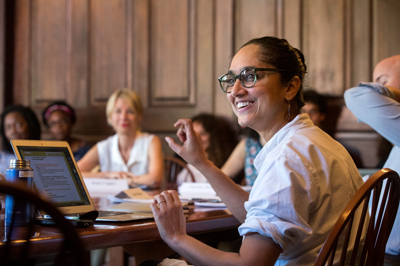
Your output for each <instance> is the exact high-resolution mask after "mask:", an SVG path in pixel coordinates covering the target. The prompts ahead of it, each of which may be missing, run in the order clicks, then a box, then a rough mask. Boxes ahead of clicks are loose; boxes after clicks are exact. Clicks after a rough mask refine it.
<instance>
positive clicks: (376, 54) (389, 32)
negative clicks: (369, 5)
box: [372, 0, 400, 66]
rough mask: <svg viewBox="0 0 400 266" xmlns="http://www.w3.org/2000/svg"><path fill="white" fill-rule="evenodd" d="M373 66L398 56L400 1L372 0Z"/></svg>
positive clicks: (399, 48) (399, 52)
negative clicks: (385, 59) (390, 57)
mask: <svg viewBox="0 0 400 266" xmlns="http://www.w3.org/2000/svg"><path fill="white" fill-rule="evenodd" d="M372 19H373V25H374V26H373V47H374V49H373V62H372V64H373V66H375V65H376V64H377V63H378V62H379V61H381V60H382V59H384V58H386V57H389V56H392V55H396V54H400V30H399V25H400V1H398V0H385V1H383V0H373V18H372Z"/></svg>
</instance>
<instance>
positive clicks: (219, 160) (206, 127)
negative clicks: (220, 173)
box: [177, 113, 238, 185]
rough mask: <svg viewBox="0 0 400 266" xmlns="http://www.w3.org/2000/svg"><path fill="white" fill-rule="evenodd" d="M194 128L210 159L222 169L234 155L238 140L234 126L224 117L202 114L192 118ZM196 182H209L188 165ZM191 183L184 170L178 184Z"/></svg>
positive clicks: (179, 176)
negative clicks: (230, 156)
mask: <svg viewBox="0 0 400 266" xmlns="http://www.w3.org/2000/svg"><path fill="white" fill-rule="evenodd" d="M192 122H193V128H194V130H195V131H196V132H197V134H199V136H200V139H201V143H202V146H203V148H204V150H205V151H206V153H207V156H208V159H209V160H210V161H212V162H213V163H214V165H215V166H217V167H218V168H220V167H222V165H223V164H224V163H225V161H226V160H227V159H228V157H229V155H230V154H231V153H232V151H233V149H234V148H235V146H236V144H237V143H238V138H237V134H236V132H235V130H234V129H233V128H232V125H230V124H229V121H228V120H227V119H226V118H224V117H218V116H215V115H212V114H206V113H202V114H199V115H196V116H194V117H192ZM188 168H189V170H190V171H191V172H192V174H193V176H194V179H195V182H208V181H207V179H206V178H205V177H204V176H203V175H202V174H201V173H200V172H199V171H198V170H197V169H196V168H195V167H194V166H193V165H191V164H188ZM182 182H190V176H189V174H188V172H187V170H186V169H183V170H182V171H181V172H180V173H179V175H178V178H177V183H178V185H180V184H181V183H182Z"/></svg>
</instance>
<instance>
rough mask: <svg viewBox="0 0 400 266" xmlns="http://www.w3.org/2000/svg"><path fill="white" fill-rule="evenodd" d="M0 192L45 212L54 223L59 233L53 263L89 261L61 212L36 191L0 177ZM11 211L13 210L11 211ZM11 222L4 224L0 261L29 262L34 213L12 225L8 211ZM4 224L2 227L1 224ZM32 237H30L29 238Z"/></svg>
mask: <svg viewBox="0 0 400 266" xmlns="http://www.w3.org/2000/svg"><path fill="white" fill-rule="evenodd" d="M0 193H1V194H4V195H9V196H12V197H13V199H14V201H18V202H19V204H21V203H22V202H29V203H31V204H32V205H33V209H34V213H38V212H37V211H38V210H43V211H45V212H46V213H48V214H49V215H50V216H51V217H52V219H53V221H54V224H55V225H54V226H55V227H56V228H58V230H59V232H60V233H61V234H62V239H63V240H62V244H61V245H60V252H59V253H58V254H57V255H56V256H55V262H54V265H62V263H67V264H69V265H79V266H84V265H89V257H88V256H87V255H88V254H87V253H86V252H85V249H84V246H83V244H82V242H81V240H80V238H79V236H78V234H77V232H76V231H75V228H74V226H73V225H72V224H71V223H70V222H69V221H68V220H66V219H65V218H64V216H63V214H61V212H60V211H59V210H58V209H57V208H56V207H55V206H54V205H53V204H51V203H49V202H47V201H45V200H44V199H42V198H40V197H39V196H38V195H37V194H35V193H34V192H32V191H29V190H27V189H26V188H23V187H21V186H20V185H18V184H14V183H9V182H6V181H0ZM13 213H15V212H14V211H13ZM12 216H13V217H12V221H11V225H10V226H8V227H6V228H5V233H4V235H5V240H4V241H3V243H1V244H0V258H1V263H0V264H1V265H28V264H30V263H31V262H32V259H31V258H32V256H30V255H31V253H30V247H31V244H32V242H34V239H33V238H32V236H34V235H35V226H37V225H36V217H33V218H32V219H31V220H30V221H29V223H28V225H26V226H24V227H17V226H15V221H13V219H14V218H15V217H14V216H15V215H12ZM2 228H4V227H2ZM32 240H33V241H32Z"/></svg>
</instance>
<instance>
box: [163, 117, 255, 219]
mask: <svg viewBox="0 0 400 266" xmlns="http://www.w3.org/2000/svg"><path fill="white" fill-rule="evenodd" d="M174 126H175V127H178V128H179V129H178V133H177V135H178V137H179V140H180V141H181V142H183V145H182V146H181V145H179V144H177V143H175V142H174V141H173V140H172V139H171V138H169V137H167V138H165V139H166V141H167V142H168V144H169V146H170V148H171V149H172V150H173V151H174V152H176V153H177V154H178V155H179V156H181V157H182V158H183V159H184V160H185V161H186V162H188V163H190V164H192V165H193V166H194V167H196V168H197V169H198V170H199V171H200V172H201V173H202V174H203V175H204V176H205V177H206V178H207V180H208V181H209V183H210V185H211V186H212V187H213V189H214V190H215V192H216V193H217V195H218V196H219V197H220V198H221V199H222V201H223V202H224V203H225V205H226V206H227V208H228V209H229V210H230V211H231V212H232V214H233V215H234V216H235V217H236V219H238V220H239V221H240V222H244V220H245V219H246V210H245V208H244V203H245V202H246V201H247V200H248V198H249V193H248V192H246V191H244V190H243V189H242V188H241V187H240V186H238V185H237V184H236V183H235V182H233V180H232V179H231V178H230V177H229V176H227V175H225V174H224V173H223V172H222V171H221V170H220V169H219V168H218V167H216V166H215V165H214V164H213V163H212V162H211V161H210V160H208V158H207V154H206V152H205V151H204V149H203V146H202V144H201V140H200V137H199V136H198V134H197V133H196V132H195V131H194V129H193V125H192V121H191V120H189V119H180V120H178V122H176V123H175V125H174Z"/></svg>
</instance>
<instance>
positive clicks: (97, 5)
mask: <svg viewBox="0 0 400 266" xmlns="http://www.w3.org/2000/svg"><path fill="white" fill-rule="evenodd" d="M127 10H128V9H127V7H126V1H125V0H113V1H90V14H88V15H89V17H90V95H91V104H93V105H96V104H98V103H101V104H102V105H104V102H106V101H107V99H108V97H109V96H110V95H111V94H112V92H113V91H115V90H117V89H122V88H125V87H127V80H128V78H127V76H128V75H131V73H127V64H126V60H127V50H126V26H127V25H126V19H127V14H126V12H127Z"/></svg>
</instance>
